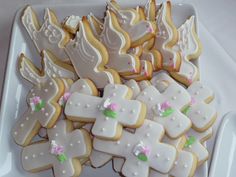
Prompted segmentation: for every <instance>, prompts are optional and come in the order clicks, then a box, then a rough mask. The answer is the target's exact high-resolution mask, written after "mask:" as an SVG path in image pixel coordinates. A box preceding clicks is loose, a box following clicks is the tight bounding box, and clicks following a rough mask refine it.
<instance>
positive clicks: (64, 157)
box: [57, 154, 67, 163]
mask: <svg viewBox="0 0 236 177" xmlns="http://www.w3.org/2000/svg"><path fill="white" fill-rule="evenodd" d="M57 159H58V160H59V162H61V163H63V162H65V161H66V160H67V157H66V155H65V154H60V155H57Z"/></svg>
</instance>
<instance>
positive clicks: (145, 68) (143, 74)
mask: <svg viewBox="0 0 236 177" xmlns="http://www.w3.org/2000/svg"><path fill="white" fill-rule="evenodd" d="M140 64H141V70H140V73H138V74H132V75H128V76H123V78H124V79H127V80H129V79H134V80H136V81H141V80H147V79H151V78H152V73H153V67H152V64H151V63H150V62H149V61H146V60H141V61H140Z"/></svg>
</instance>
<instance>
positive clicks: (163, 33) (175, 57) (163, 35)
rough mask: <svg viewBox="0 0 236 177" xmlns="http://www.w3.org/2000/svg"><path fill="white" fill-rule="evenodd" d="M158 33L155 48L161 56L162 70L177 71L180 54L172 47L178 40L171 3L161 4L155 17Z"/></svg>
mask: <svg viewBox="0 0 236 177" xmlns="http://www.w3.org/2000/svg"><path fill="white" fill-rule="evenodd" d="M156 25H157V28H158V30H157V31H158V32H157V34H156V38H155V44H154V46H155V48H156V49H157V50H158V51H160V53H161V55H162V68H163V69H165V70H168V71H178V70H179V68H180V64H181V57H180V53H179V52H176V51H175V50H174V49H173V48H172V47H173V46H174V45H175V44H176V42H177V39H178V33H177V29H176V27H175V26H174V23H173V20H172V17H171V2H170V1H167V2H163V3H162V4H161V7H160V8H159V10H158V12H157V16H156Z"/></svg>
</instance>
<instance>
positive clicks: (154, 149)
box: [93, 120, 177, 177]
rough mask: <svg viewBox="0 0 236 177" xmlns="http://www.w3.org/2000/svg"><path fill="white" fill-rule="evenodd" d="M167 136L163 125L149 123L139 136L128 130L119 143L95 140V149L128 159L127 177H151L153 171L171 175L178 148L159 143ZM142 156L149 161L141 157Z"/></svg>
mask: <svg viewBox="0 0 236 177" xmlns="http://www.w3.org/2000/svg"><path fill="white" fill-rule="evenodd" d="M163 134H164V129H163V127H162V126H161V125H160V124H158V123H155V122H152V121H150V120H145V122H144V124H143V125H142V126H141V127H140V128H138V129H136V131H135V133H130V132H128V131H126V130H124V131H123V134H122V136H121V138H120V139H119V140H118V141H104V140H101V139H98V138H94V141H93V146H94V148H95V149H96V150H99V151H102V152H106V153H110V154H112V155H115V156H120V157H123V158H125V163H124V165H123V167H122V173H123V175H125V176H137V177H148V174H149V168H152V169H154V170H157V171H159V172H162V173H167V172H169V171H170V169H171V168H172V166H173V164H174V161H175V158H176V155H177V152H176V149H175V148H174V147H173V146H171V145H167V144H164V143H160V142H159V141H160V140H161V138H162V136H163ZM141 155H144V157H146V158H144V159H143V158H141Z"/></svg>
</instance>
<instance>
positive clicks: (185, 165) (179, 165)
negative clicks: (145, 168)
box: [149, 136, 197, 177]
mask: <svg viewBox="0 0 236 177" xmlns="http://www.w3.org/2000/svg"><path fill="white" fill-rule="evenodd" d="M162 142H163V143H167V144H170V145H173V146H175V147H176V148H177V149H178V155H177V158H176V160H175V163H174V166H173V168H172V169H171V170H170V172H169V173H168V174H161V173H159V172H157V171H154V170H151V172H150V174H149V177H171V176H175V177H189V176H193V175H194V173H195V170H196V167H197V157H196V156H195V155H194V154H193V153H191V152H188V151H185V150H182V149H183V147H184V145H185V143H186V138H185V136H182V137H180V138H178V139H175V140H173V139H170V138H168V137H167V136H165V137H164V138H163V139H162Z"/></svg>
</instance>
